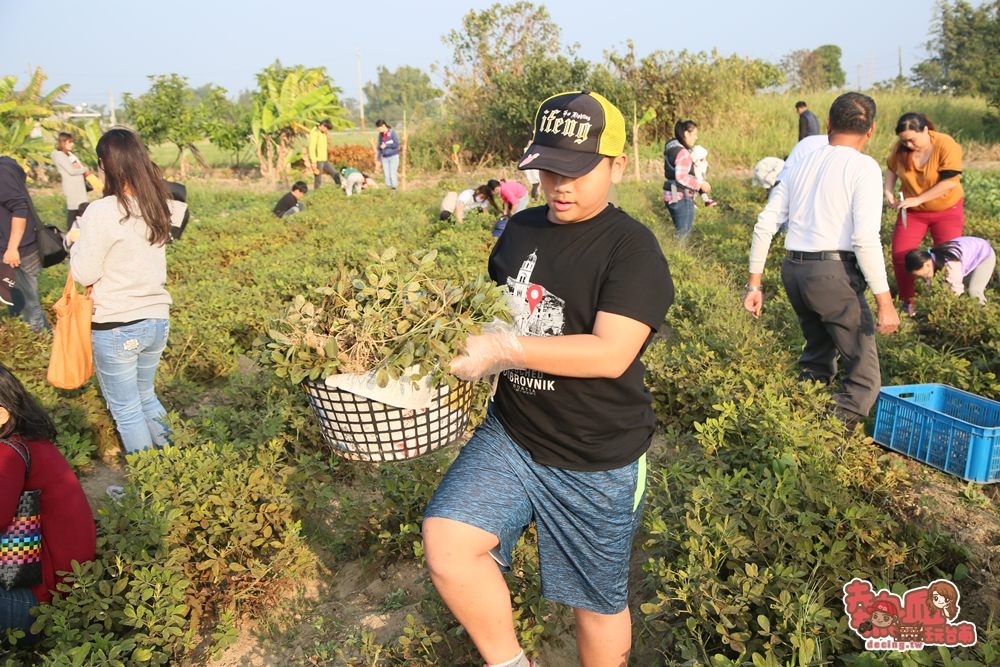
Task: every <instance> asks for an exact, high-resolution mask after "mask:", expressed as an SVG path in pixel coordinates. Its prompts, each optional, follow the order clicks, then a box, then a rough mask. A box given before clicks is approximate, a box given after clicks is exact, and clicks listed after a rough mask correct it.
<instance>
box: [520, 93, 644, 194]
mask: <svg viewBox="0 0 1000 667" xmlns="http://www.w3.org/2000/svg"><path fill="white" fill-rule="evenodd" d="M624 151H625V117H624V116H622V112H621V111H619V110H618V107H616V106H615V105H614V104H612V103H611V102H609V101H608V100H607V99H606V98H605V97H604V96H603V95H598V94H597V93H594V92H591V91H589V90H577V91H572V92H568V93H559V94H558V95H553V96H552V97H550V98H548V99H547V100H545V101H544V102H542V103H541V105H539V107H538V113H536V114H535V128H534V133H533V134H532V137H531V144H530V145H529V146H528V149H527V150H526V151H525V153H524V156H523V157H521V161H520V162H519V163H518V165H517V168H518V169H521V170H524V169H543V170H545V171H551V172H553V173H556V174H560V175H561V176H569V177H571V178H576V177H577V176H583V175H584V174H586V173H587V172H589V171H590V170H591V169H593V168H594V167H596V166H597V163H598V162H600V161H601V159H602V158H604V157H618V156H619V155H621V154H622V153H623V152H624Z"/></svg>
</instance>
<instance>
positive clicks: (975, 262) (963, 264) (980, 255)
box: [905, 236, 997, 305]
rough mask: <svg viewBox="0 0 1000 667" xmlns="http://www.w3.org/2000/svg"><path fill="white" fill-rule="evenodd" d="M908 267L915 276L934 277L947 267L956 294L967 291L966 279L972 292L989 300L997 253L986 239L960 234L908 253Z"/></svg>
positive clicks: (972, 295)
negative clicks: (987, 285)
mask: <svg viewBox="0 0 1000 667" xmlns="http://www.w3.org/2000/svg"><path fill="white" fill-rule="evenodd" d="M905 261H906V270H907V271H909V272H910V275H911V276H913V277H914V278H925V279H927V280H930V279H931V278H933V277H934V274H935V273H937V272H938V271H940V270H941V269H944V273H945V279H946V280H947V281H948V285H949V286H950V287H951V290H952V291H953V292H954V293H955V294H964V293H965V289H966V287H965V286H966V283H968V286H969V296H971V297H973V298H975V299H976V300H977V301H979V303H981V304H984V305H985V304H986V284H987V283H988V282H989V281H990V278H992V277H993V269H995V268H996V265H997V254H996V252H995V251H994V250H993V246H991V245H990V242H989V241H987V240H986V239H981V238H977V237H975V236H959V237H958V238H957V239H952V240H951V241H947V242H946V243H942V244H941V245H936V246H934V247H933V248H930V249H929V250H921V249H919V248H917V249H916V250H911V251H910V252H908V253H906V259H905Z"/></svg>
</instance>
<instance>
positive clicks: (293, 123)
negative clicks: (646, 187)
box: [0, 0, 1000, 181]
mask: <svg viewBox="0 0 1000 667" xmlns="http://www.w3.org/2000/svg"><path fill="white" fill-rule="evenodd" d="M442 39H443V41H444V43H445V44H446V45H447V46H448V47H449V48H450V49H451V58H450V60H449V62H448V63H447V64H446V65H444V66H443V68H442V79H443V86H442V88H443V89H439V88H437V87H436V86H434V85H433V84H432V82H431V79H430V77H429V76H428V74H427V73H425V72H423V71H421V70H420V69H418V68H415V67H411V66H405V65H404V66H402V67H399V68H397V69H396V70H389V69H388V68H386V67H384V66H380V67H379V68H378V69H377V73H376V79H375V80H374V81H370V82H368V83H367V84H366V85H365V86H364V95H365V97H366V98H367V102H366V104H365V107H364V110H365V112H366V114H368V115H369V117H372V118H374V117H382V118H385V119H386V120H389V121H390V123H393V124H399V123H401V122H403V121H405V122H406V123H408V124H410V125H411V126H412V127H416V128H419V129H420V131H419V132H417V133H416V134H415V137H414V142H413V145H412V147H411V149H412V150H413V151H414V152H415V153H416V157H418V158H419V160H420V161H421V162H422V163H423V164H428V165H431V164H435V163H437V164H439V165H446V164H448V163H454V164H455V165H457V166H458V167H459V168H460V169H461V166H462V164H463V163H468V162H470V161H471V162H476V161H479V162H488V161H492V160H496V159H504V160H506V159H510V158H512V157H515V156H516V155H518V154H519V152H520V151H521V150H522V149H523V147H524V145H525V144H526V143H527V141H528V140H529V138H530V136H529V134H530V128H531V125H532V118H533V115H534V113H535V109H536V106H537V103H538V101H539V100H541V99H542V98H543V97H545V96H546V95H548V94H550V93H551V92H552V91H555V90H568V89H573V88H584V87H586V88H591V89H594V90H599V91H601V92H602V93H603V94H605V95H606V96H608V97H609V98H610V99H612V100H613V101H614V102H615V103H616V104H617V105H618V106H619V107H620V108H621V109H622V111H623V112H624V113H625V115H626V118H627V120H628V121H629V125H630V132H631V135H632V138H633V141H634V143H635V144H638V142H639V138H640V137H639V135H640V133H641V135H642V140H643V141H647V142H648V141H661V140H663V139H664V138H666V137H668V136H669V135H670V134H671V133H672V131H673V130H672V128H673V124H674V122H675V121H676V120H677V119H679V118H683V117H696V118H698V119H699V121H700V122H702V123H704V124H706V125H709V126H711V125H712V124H713V123H714V122H716V121H717V120H719V119H721V118H724V117H725V116H726V115H728V114H730V113H731V112H732V111H733V110H734V109H737V108H739V106H740V105H741V104H743V103H745V100H746V99H747V97H748V96H750V95H753V94H755V93H757V92H759V91H763V90H772V89H778V88H779V87H780V86H788V87H790V88H791V89H794V90H801V91H804V92H809V91H819V90H829V89H831V88H840V87H842V86H843V85H844V84H845V80H846V77H845V74H844V70H843V69H842V67H841V63H840V60H841V49H840V47H838V46H836V45H831V44H826V45H821V46H819V47H817V48H815V49H796V50H794V51H792V52H790V53H789V54H787V55H786V56H785V57H784V58H782V60H781V61H780V62H779V63H777V64H774V63H769V62H766V61H763V60H759V59H753V58H744V57H740V56H735V55H731V56H723V55H721V54H719V53H718V52H717V51H711V52H704V51H701V52H691V51H680V52H675V51H662V50H658V51H654V52H652V53H650V54H648V55H645V56H642V57H639V56H638V55H637V54H636V52H635V48H634V45H633V44H632V43H631V42H628V43H627V44H626V45H625V47H624V48H623V49H622V50H613V49H612V50H607V51H605V53H604V57H603V59H602V61H601V62H598V63H592V62H588V61H586V60H584V59H583V58H581V57H579V56H578V55H577V53H576V49H575V47H574V46H571V45H565V44H563V43H562V41H561V34H560V29H559V27H558V25H556V24H555V22H554V21H553V20H552V18H551V16H550V15H549V13H548V10H547V9H546V8H545V7H544V6H541V5H535V4H534V3H532V2H531V1H530V0H516V1H515V2H513V3H510V4H506V5H504V4H501V3H496V4H493V5H492V6H490V7H487V8H485V9H482V10H470V11H469V12H467V13H466V14H465V15H464V16H463V17H462V21H461V24H460V26H459V27H458V28H456V29H454V30H451V31H449V32H448V33H447V34H445V35H444V36H443V37H442ZM998 44H1000V0H994V1H993V2H987V3H984V4H982V5H979V6H973V5H972V4H971V3H970V2H968V1H967V0H955V1H953V2H942V3H941V4H940V5H939V6H938V8H937V14H936V16H935V19H934V21H933V23H932V25H931V26H930V30H929V40H928V43H927V50H928V52H929V54H930V57H929V58H928V59H926V60H925V61H923V62H921V63H919V64H918V65H917V66H915V67H914V68H913V71H912V76H911V77H910V78H908V79H901V78H897V79H894V80H890V81H888V82H882V83H881V84H877V87H888V86H891V87H912V88H916V89H919V90H922V91H927V92H933V93H952V94H971V95H982V96H985V97H987V98H988V99H989V100H990V101H991V103H992V104H993V105H994V106H998V105H1000V78H998V77H996V76H995V74H994V72H995V71H997V66H998V65H1000V48H997V45H998ZM149 78H150V88H149V90H147V91H146V92H145V93H142V94H141V95H134V96H133V95H126V96H125V97H124V104H123V112H124V113H123V118H124V119H125V121H126V122H127V123H129V124H131V125H133V126H134V127H135V128H136V129H137V130H138V131H139V132H140V133H141V134H142V135H143V137H144V138H145V139H146V141H147V142H149V143H150V144H171V145H173V146H175V147H176V149H177V160H176V161H177V162H178V163H179V165H180V169H181V172H182V174H183V172H184V171H185V170H186V167H187V157H188V156H189V155H190V156H192V157H193V158H194V159H195V160H198V161H201V162H204V160H203V158H202V156H201V155H200V153H199V151H198V148H197V142H198V141H201V140H204V139H208V140H210V141H211V142H212V143H213V144H215V145H216V146H218V147H219V148H221V149H222V150H224V151H227V152H229V153H230V154H231V155H232V157H233V161H234V162H235V163H236V164H237V165H239V163H240V160H241V157H242V156H244V155H246V154H248V153H249V151H253V153H254V154H255V155H256V158H257V164H258V168H259V170H260V174H261V175H262V176H263V177H265V178H267V179H268V180H271V181H277V180H283V179H286V178H287V175H288V170H289V167H290V165H291V164H292V163H293V162H294V161H295V160H296V159H297V157H298V144H299V143H301V142H299V141H298V139H299V138H300V137H301V135H303V134H305V133H306V132H308V130H309V129H310V128H311V127H313V126H314V125H315V124H316V123H317V122H318V121H320V120H323V119H330V120H331V121H332V122H333V123H334V127H335V128H345V129H346V128H349V127H353V126H354V125H355V122H353V119H352V115H354V114H358V113H359V112H360V109H359V102H358V101H357V100H351V99H344V98H342V96H341V90H340V89H339V88H338V87H337V86H336V85H335V84H334V82H333V81H332V80H331V78H330V77H329V75H328V74H327V72H326V69H325V68H323V67H307V66H304V65H292V66H285V65H283V64H281V63H280V62H277V61H276V62H275V63H273V64H272V65H269V66H267V67H265V68H264V69H262V70H261V71H260V72H258V73H257V75H256V79H257V88H256V90H253V91H243V92H241V93H240V94H239V95H238V96H236V97H235V98H233V97H231V96H230V95H229V93H228V91H226V90H225V89H224V88H222V87H220V86H216V85H213V84H208V85H206V86H202V87H200V88H196V89H195V88H192V87H191V86H190V85H189V83H188V80H187V77H184V76H181V75H178V74H176V73H171V74H164V75H153V76H150V77H149ZM43 82H44V74H43V73H42V72H41V70H37V71H36V72H35V74H34V75H33V76H32V78H31V81H29V83H28V84H27V85H26V87H25V88H24V89H23V90H21V91H16V90H15V86H16V79H14V77H5V78H4V79H0V152H3V153H6V154H10V155H14V156H15V157H17V158H18V159H20V160H21V161H22V162H25V163H28V162H31V161H45V160H46V156H47V154H48V145H47V142H40V141H39V139H38V138H37V137H31V136H30V135H31V129H32V128H34V127H35V125H36V124H38V123H41V125H42V126H43V127H46V129H49V130H54V129H65V128H64V127H63V126H65V125H66V123H65V122H62V121H58V120H54V119H53V112H54V111H58V110H59V109H60V105H59V104H58V99H59V98H60V97H61V96H63V95H64V94H65V93H66V92H67V90H68V86H65V85H63V86H58V87H56V88H54V89H53V90H52V91H50V92H49V93H48V94H44V95H43V94H42V83H43ZM76 134H77V135H78V136H81V137H82V139H83V141H82V146H80V147H81V150H83V151H84V152H86V151H87V150H88V144H89V143H90V142H88V141H87V136H88V134H90V135H93V134H96V130H95V128H94V127H90V128H78V131H77V132H76ZM78 145H79V144H78Z"/></svg>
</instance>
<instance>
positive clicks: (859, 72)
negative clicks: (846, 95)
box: [855, 63, 861, 90]
mask: <svg viewBox="0 0 1000 667" xmlns="http://www.w3.org/2000/svg"><path fill="white" fill-rule="evenodd" d="M855 83H856V84H857V89H858V90H861V63H858V78H857V80H856V81H855Z"/></svg>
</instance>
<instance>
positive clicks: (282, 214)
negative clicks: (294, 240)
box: [274, 181, 309, 218]
mask: <svg viewBox="0 0 1000 667" xmlns="http://www.w3.org/2000/svg"><path fill="white" fill-rule="evenodd" d="M307 192H309V186H308V185H306V182H305V181H295V183H293V184H292V189H291V191H289V192H286V193H285V196H284V197H282V198H281V199H279V200H278V203H277V204H275V205H274V214H275V215H276V216H278V217H279V218H287V217H288V216H290V215H295V214H296V213H301V212H302V210H303V209H305V207H306V203H305V202H304V201H302V198H303V197H305V196H306V193H307Z"/></svg>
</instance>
